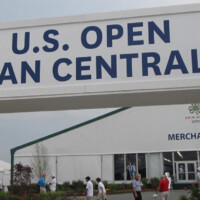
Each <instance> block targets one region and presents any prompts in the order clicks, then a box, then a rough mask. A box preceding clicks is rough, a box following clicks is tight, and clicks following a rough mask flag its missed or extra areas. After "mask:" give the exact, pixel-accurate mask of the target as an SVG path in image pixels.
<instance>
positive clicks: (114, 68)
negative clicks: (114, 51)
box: [96, 55, 117, 79]
mask: <svg viewBox="0 0 200 200" xmlns="http://www.w3.org/2000/svg"><path fill="white" fill-rule="evenodd" d="M102 67H103V68H104V69H105V70H106V71H107V72H108V74H109V75H110V76H111V77H112V78H117V57H116V55H112V56H111V67H110V66H109V65H108V63H107V62H106V61H105V60H104V59H103V58H102V56H97V57H96V68H97V79H101V78H102Z"/></svg>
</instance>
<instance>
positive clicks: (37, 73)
mask: <svg viewBox="0 0 200 200" xmlns="http://www.w3.org/2000/svg"><path fill="white" fill-rule="evenodd" d="M27 72H28V73H29V75H30V76H31V77H32V79H33V80H34V81H35V82H40V61H39V60H36V61H35V73H34V71H33V70H32V69H31V67H30V66H29V64H28V63H27V62H26V61H23V62H22V69H21V74H22V75H21V83H26V74H27Z"/></svg>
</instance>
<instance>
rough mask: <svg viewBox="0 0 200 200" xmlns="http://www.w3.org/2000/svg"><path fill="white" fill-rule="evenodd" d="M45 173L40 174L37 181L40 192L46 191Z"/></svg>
mask: <svg viewBox="0 0 200 200" xmlns="http://www.w3.org/2000/svg"><path fill="white" fill-rule="evenodd" d="M45 176H46V175H45V173H43V174H42V177H41V178H40V179H39V181H38V185H39V186H40V193H42V192H46V182H45Z"/></svg>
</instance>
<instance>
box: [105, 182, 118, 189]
mask: <svg viewBox="0 0 200 200" xmlns="http://www.w3.org/2000/svg"><path fill="white" fill-rule="evenodd" d="M107 189H110V190H116V189H117V184H114V183H113V184H109V185H108V186H107Z"/></svg>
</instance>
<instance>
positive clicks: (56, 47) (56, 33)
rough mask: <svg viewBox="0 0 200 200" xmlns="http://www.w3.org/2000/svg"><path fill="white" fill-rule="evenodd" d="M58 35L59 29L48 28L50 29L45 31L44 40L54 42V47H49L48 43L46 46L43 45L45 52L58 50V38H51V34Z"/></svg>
mask: <svg viewBox="0 0 200 200" xmlns="http://www.w3.org/2000/svg"><path fill="white" fill-rule="evenodd" d="M51 34H52V35H54V36H55V35H58V34H59V32H58V31H57V30H53V29H51V30H48V31H45V33H44V35H43V38H44V40H45V41H46V42H48V43H50V44H52V45H53V47H51V48H50V47H48V46H47V45H46V46H44V47H43V50H44V51H45V52H54V51H56V50H57V49H58V46H59V43H58V41H57V40H56V39H54V38H51V37H50V36H49V35H51Z"/></svg>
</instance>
